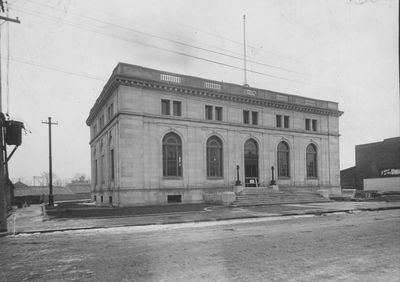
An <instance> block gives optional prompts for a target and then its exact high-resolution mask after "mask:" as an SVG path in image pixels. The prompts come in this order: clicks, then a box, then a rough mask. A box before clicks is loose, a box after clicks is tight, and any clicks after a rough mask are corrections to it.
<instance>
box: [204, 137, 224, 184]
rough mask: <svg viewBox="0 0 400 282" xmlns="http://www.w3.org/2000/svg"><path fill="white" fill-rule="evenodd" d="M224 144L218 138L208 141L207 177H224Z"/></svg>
mask: <svg viewBox="0 0 400 282" xmlns="http://www.w3.org/2000/svg"><path fill="white" fill-rule="evenodd" d="M222 171H223V163H222V142H221V139H219V138H218V137H217V136H212V137H210V138H208V140H207V177H222V176H223V173H222Z"/></svg>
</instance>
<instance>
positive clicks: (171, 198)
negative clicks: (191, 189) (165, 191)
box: [167, 195, 182, 203]
mask: <svg viewBox="0 0 400 282" xmlns="http://www.w3.org/2000/svg"><path fill="white" fill-rule="evenodd" d="M167 200H168V203H182V195H168V196H167Z"/></svg>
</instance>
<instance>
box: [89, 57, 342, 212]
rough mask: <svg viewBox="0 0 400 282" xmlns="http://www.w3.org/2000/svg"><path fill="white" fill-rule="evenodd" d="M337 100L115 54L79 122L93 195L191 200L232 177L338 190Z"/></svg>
mask: <svg viewBox="0 0 400 282" xmlns="http://www.w3.org/2000/svg"><path fill="white" fill-rule="evenodd" d="M341 114H342V112H341V111H339V109H338V104H337V103H335V102H330V101H322V100H316V99H310V98H305V97H300V96H295V95H289V94H283V93H277V92H273V91H268V90H263V89H257V88H252V87H247V86H241V85H236V84H231V83H225V82H218V81H212V80H208V79H203V78H198V77H191V76H186V75H181V74H175V73H169V72H164V71H160V70H154V69H149V68H144V67H140V66H136V65H129V64H123V63H119V64H118V65H117V66H116V68H115V69H114V71H113V73H112V75H111V77H110V78H109V80H108V82H107V84H106V85H105V87H104V89H103V91H102V92H101V94H100V96H99V98H98V99H97V101H96V103H95V104H94V106H93V107H92V109H91V111H90V114H89V117H88V119H87V121H86V123H87V125H88V126H90V129H91V135H90V136H91V137H90V146H91V166H92V196H93V200H94V201H96V202H98V203H113V204H114V205H117V206H127V205H141V204H163V203H168V202H184V203H196V202H202V201H203V194H204V193H208V192H213V191H214V192H215V191H232V187H233V185H235V181H236V180H237V179H236V178H237V170H236V168H237V166H239V167H240V169H239V178H240V180H241V181H242V182H243V183H244V184H245V185H246V186H254V185H257V186H261V187H265V186H268V184H269V183H270V181H271V178H272V175H271V167H272V166H273V167H274V168H275V173H276V174H275V177H276V178H277V183H278V185H279V187H280V189H283V190H298V191H300V190H302V191H317V190H319V189H325V190H328V191H329V192H332V193H335V192H338V191H339V189H340V175H339V116H340V115H341Z"/></svg>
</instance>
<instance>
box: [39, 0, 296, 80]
mask: <svg viewBox="0 0 400 282" xmlns="http://www.w3.org/2000/svg"><path fill="white" fill-rule="evenodd" d="M32 2H33V3H34V4H37V5H40V6H43V7H47V8H50V9H53V10H56V11H61V9H57V8H56V7H54V6H51V5H46V4H43V3H39V2H35V1H32ZM42 14H43V13H42ZM68 14H71V15H74V16H77V17H81V18H85V19H89V20H92V21H95V22H98V23H101V24H106V25H110V26H114V27H118V28H121V29H126V30H129V31H132V32H135V33H139V34H142V35H145V36H148V37H152V38H156V39H161V40H164V41H168V42H171V43H175V44H179V45H182V46H186V47H190V48H194V49H198V50H201V51H206V52H210V53H213V54H217V55H221V56H226V57H229V58H232V59H236V60H241V61H242V60H243V58H242V57H238V56H233V55H228V54H226V53H222V52H218V51H214V50H210V49H207V48H203V47H199V46H195V45H192V44H189V43H185V42H181V41H178V40H173V39H170V38H166V37H163V36H159V35H154V34H151V33H148V32H144V31H140V30H137V29H134V28H131V27H127V26H123V25H120V24H115V23H111V22H107V21H103V20H100V19H98V18H94V17H89V16H85V15H81V14H78V13H73V12H68ZM233 42H235V43H236V41H233ZM249 47H251V46H249ZM252 48H255V47H252ZM225 51H228V50H226V49H225ZM247 61H248V62H250V63H253V64H257V65H262V66H264V67H269V68H274V69H280V70H284V71H287V72H292V73H297V74H302V73H300V72H298V71H294V70H290V69H287V68H283V67H279V66H274V65H271V64H266V63H262V62H259V61H254V60H247Z"/></svg>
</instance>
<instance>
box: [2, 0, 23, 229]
mask: <svg viewBox="0 0 400 282" xmlns="http://www.w3.org/2000/svg"><path fill="white" fill-rule="evenodd" d="M0 12H2V13H4V2H3V0H0ZM0 20H4V21H8V22H16V23H20V21H19V19H18V18H16V19H12V18H8V17H3V16H1V15H0ZM0 43H1V29H0ZM0 57H1V44H0ZM1 99H2V87H1V60H0V151H1V153H0V232H6V231H7V200H6V195H7V193H6V189H7V185H8V184H7V181H8V176H7V173H6V156H5V148H6V146H7V145H6V143H5V141H4V126H5V116H4V114H3V110H2V103H1Z"/></svg>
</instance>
